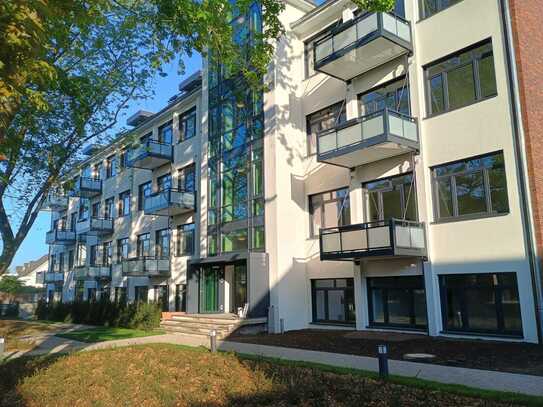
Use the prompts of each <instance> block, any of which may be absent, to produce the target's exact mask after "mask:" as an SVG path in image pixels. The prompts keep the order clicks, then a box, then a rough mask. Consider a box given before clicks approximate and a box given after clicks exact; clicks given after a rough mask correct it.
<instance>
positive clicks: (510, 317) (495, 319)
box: [439, 273, 522, 335]
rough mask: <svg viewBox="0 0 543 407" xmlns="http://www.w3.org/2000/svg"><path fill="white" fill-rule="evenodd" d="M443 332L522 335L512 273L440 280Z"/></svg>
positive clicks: (444, 276) (450, 277)
mask: <svg viewBox="0 0 543 407" xmlns="http://www.w3.org/2000/svg"><path fill="white" fill-rule="evenodd" d="M439 282H440V287H441V310H442V315H443V328H444V330H446V331H461V332H474V333H491V334H502V335H522V322H521V316H520V303H519V293H518V286H517V277H516V274H515V273H496V274H492V273H487V274H452V275H442V276H440V277H439Z"/></svg>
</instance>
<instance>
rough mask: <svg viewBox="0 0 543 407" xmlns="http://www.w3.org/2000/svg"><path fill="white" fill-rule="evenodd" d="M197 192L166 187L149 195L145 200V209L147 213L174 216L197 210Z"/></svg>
mask: <svg viewBox="0 0 543 407" xmlns="http://www.w3.org/2000/svg"><path fill="white" fill-rule="evenodd" d="M195 205H196V193H195V192H191V191H180V190H177V189H173V188H170V189H166V190H164V191H159V192H156V193H154V194H152V195H149V196H148V197H146V198H145V200H144V201H143V210H144V211H145V214H146V215H165V216H172V215H178V214H181V213H186V212H192V211H194V210H195V207H196V206H195Z"/></svg>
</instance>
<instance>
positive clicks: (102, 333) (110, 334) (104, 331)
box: [57, 326, 164, 342]
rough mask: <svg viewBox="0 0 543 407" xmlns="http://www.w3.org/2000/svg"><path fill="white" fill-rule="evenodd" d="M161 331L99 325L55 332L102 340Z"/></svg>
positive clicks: (140, 335)
mask: <svg viewBox="0 0 543 407" xmlns="http://www.w3.org/2000/svg"><path fill="white" fill-rule="evenodd" d="M163 333H164V331H162V330H155V331H143V330H140V329H128V328H110V327H106V326H99V327H96V328H90V329H82V330H77V331H72V332H65V333H60V334H57V336H60V337H62V338H68V339H73V340H76V341H80V342H102V341H113V340H116V339H130V338H141V337H144V336H153V335H161V334H163Z"/></svg>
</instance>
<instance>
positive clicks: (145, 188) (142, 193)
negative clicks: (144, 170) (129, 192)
mask: <svg viewBox="0 0 543 407" xmlns="http://www.w3.org/2000/svg"><path fill="white" fill-rule="evenodd" d="M152 186H153V184H152V182H151V181H149V182H146V183H145V184H141V185H140V186H139V187H138V211H143V205H144V201H145V198H147V197H148V196H149V195H151V194H152V193H153V188H152Z"/></svg>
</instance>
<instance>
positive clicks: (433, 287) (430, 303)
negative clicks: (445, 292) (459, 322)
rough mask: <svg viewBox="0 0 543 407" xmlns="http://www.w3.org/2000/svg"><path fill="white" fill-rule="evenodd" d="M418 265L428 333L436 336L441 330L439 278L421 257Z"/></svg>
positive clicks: (429, 264)
mask: <svg viewBox="0 0 543 407" xmlns="http://www.w3.org/2000/svg"><path fill="white" fill-rule="evenodd" d="M420 267H421V268H422V274H423V278H424V292H425V295H426V315H427V318H428V335H430V336H437V335H439V332H441V331H442V330H443V327H442V321H441V308H440V301H439V300H438V299H439V298H440V293H439V280H438V278H437V276H435V275H434V273H433V272H432V265H431V263H430V262H425V261H424V260H422V259H421V261H420Z"/></svg>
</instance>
